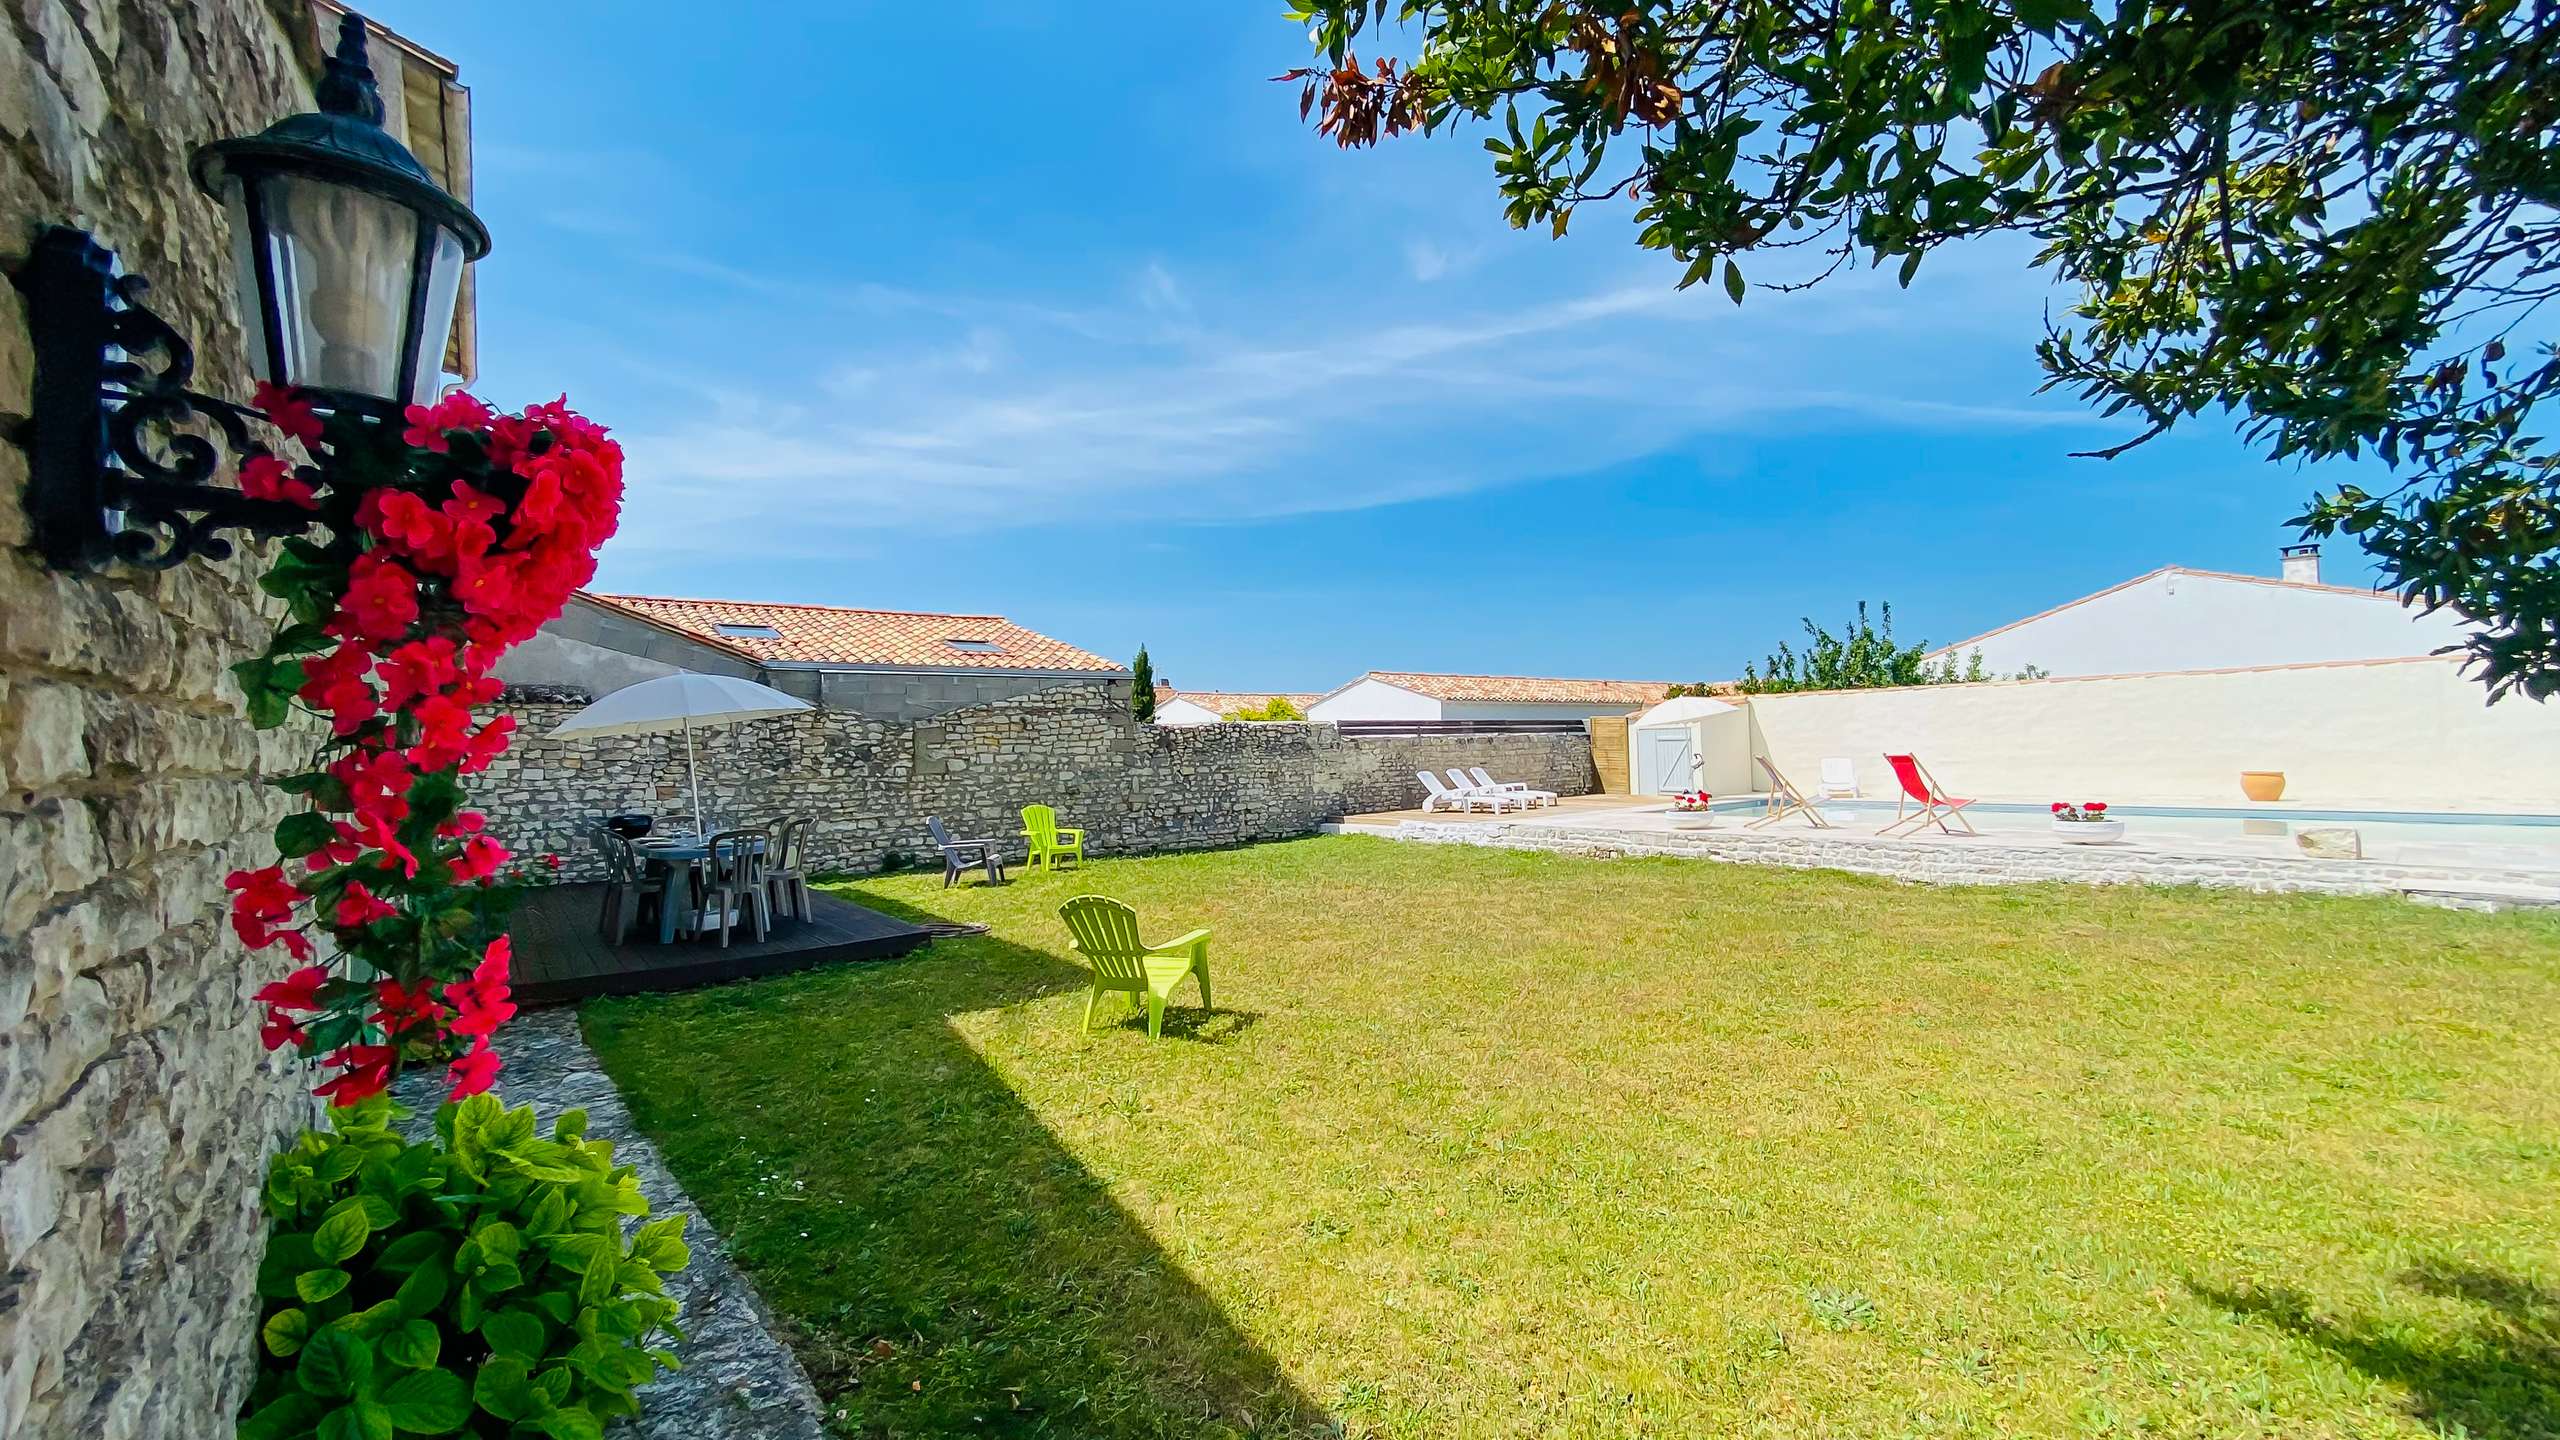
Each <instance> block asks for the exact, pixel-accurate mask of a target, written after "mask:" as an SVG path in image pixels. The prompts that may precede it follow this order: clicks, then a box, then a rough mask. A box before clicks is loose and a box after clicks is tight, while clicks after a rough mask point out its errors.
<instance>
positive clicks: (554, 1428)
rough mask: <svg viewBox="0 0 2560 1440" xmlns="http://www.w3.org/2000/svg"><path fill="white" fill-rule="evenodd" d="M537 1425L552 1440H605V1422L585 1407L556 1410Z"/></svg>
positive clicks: (576, 1406)
mask: <svg viewBox="0 0 2560 1440" xmlns="http://www.w3.org/2000/svg"><path fill="white" fill-rule="evenodd" d="M563 1373H565V1372H563ZM537 1424H538V1426H539V1428H540V1429H541V1431H542V1433H543V1434H545V1435H548V1436H550V1437H551V1440H604V1422H603V1421H601V1420H598V1419H597V1418H596V1417H595V1416H594V1415H593V1414H592V1413H590V1412H589V1411H588V1410H587V1409H586V1408H585V1407H584V1406H579V1405H571V1406H569V1407H567V1408H566V1409H561V1410H554V1411H552V1412H551V1413H550V1414H548V1415H545V1416H543V1417H542V1419H541V1420H540V1421H538V1422H537Z"/></svg>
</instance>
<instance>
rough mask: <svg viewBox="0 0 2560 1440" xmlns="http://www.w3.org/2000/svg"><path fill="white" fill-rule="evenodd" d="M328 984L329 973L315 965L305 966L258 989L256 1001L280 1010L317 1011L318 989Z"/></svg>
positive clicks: (318, 1004)
mask: <svg viewBox="0 0 2560 1440" xmlns="http://www.w3.org/2000/svg"><path fill="white" fill-rule="evenodd" d="M327 983H329V972H328V971H326V970H323V969H321V968H320V967H319V966H317V965H306V966H304V967H302V968H301V969H299V970H296V971H294V972H293V973H292V974H290V975H287V976H286V977H284V978H283V979H281V980H274V981H270V982H268V983H267V984H265V985H262V986H260V987H258V994H257V997H256V998H257V999H258V1000H260V1001H262V1002H264V1003H265V1004H268V1005H271V1006H274V1007H275V1008H277V1009H280V1010H317V1009H319V1008H320V987H321V986H323V985H326V984H327Z"/></svg>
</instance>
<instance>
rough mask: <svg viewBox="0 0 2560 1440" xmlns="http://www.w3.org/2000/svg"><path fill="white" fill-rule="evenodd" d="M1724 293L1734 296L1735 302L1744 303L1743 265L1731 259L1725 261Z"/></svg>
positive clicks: (1737, 303)
mask: <svg viewBox="0 0 2560 1440" xmlns="http://www.w3.org/2000/svg"><path fill="white" fill-rule="evenodd" d="M1724 293H1725V294H1726V295H1728V296H1730V297H1731V298H1732V300H1733V303H1734V304H1736V305H1739V304H1741V303H1742V267H1741V266H1739V265H1736V264H1734V263H1733V262H1732V261H1731V260H1727V261H1725V262H1724Z"/></svg>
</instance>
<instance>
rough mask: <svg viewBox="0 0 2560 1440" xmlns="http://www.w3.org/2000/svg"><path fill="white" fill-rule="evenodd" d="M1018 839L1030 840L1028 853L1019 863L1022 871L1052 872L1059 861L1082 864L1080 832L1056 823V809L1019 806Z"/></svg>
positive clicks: (1082, 846) (1038, 806)
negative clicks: (1020, 817) (1019, 829)
mask: <svg viewBox="0 0 2560 1440" xmlns="http://www.w3.org/2000/svg"><path fill="white" fill-rule="evenodd" d="M1022 838H1024V839H1026V840H1028V841H1030V842H1031V856H1030V858H1029V859H1027V860H1025V861H1023V862H1022V868H1023V869H1025V870H1047V871H1051V872H1052V873H1054V872H1055V871H1056V870H1057V868H1058V862H1059V861H1061V860H1073V861H1074V862H1076V863H1077V864H1079V865H1081V864H1083V863H1084V832H1083V831H1082V830H1078V829H1076V828H1074V827H1073V826H1069V825H1061V824H1059V823H1058V812H1057V811H1055V810H1052V809H1050V808H1049V807H1048V806H1046V805H1025V806H1023V807H1022Z"/></svg>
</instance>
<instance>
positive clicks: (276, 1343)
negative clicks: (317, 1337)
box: [258, 1310, 311, 1355]
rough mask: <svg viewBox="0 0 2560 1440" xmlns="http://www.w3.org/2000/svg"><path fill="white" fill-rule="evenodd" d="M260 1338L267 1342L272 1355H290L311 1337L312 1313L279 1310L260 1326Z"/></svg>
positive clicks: (268, 1350) (268, 1351) (269, 1352)
mask: <svg viewBox="0 0 2560 1440" xmlns="http://www.w3.org/2000/svg"><path fill="white" fill-rule="evenodd" d="M258 1335H259V1338H261V1339H263V1340H265V1341H266V1342H267V1353H268V1354H270V1355H290V1354H292V1353H293V1352H295V1351H297V1350H299V1349H301V1348H302V1342H303V1341H305V1340H308V1339H310V1338H311V1315H310V1313H309V1312H308V1311H303V1310H279V1311H277V1312H276V1313H274V1314H273V1315H270V1316H268V1317H267V1323H266V1324H264V1325H262V1326H260V1327H259V1328H258Z"/></svg>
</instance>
